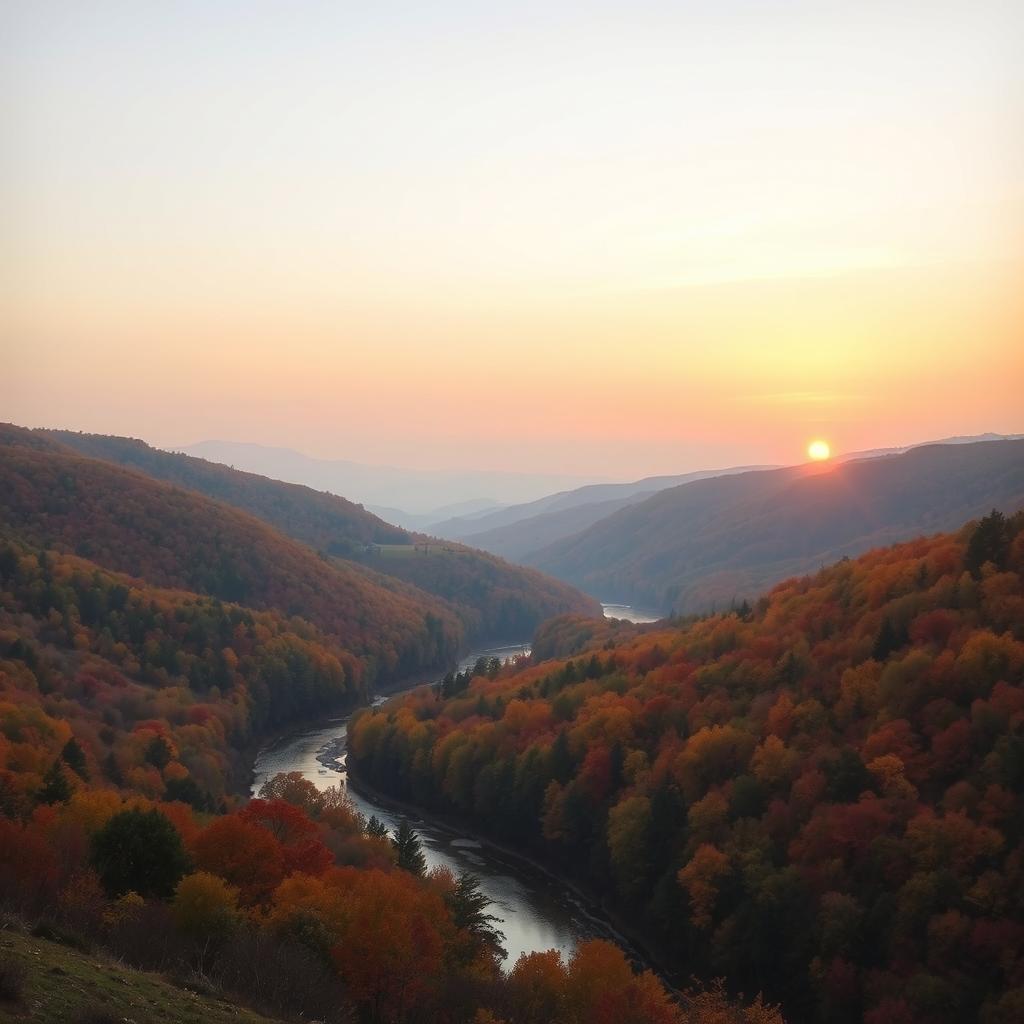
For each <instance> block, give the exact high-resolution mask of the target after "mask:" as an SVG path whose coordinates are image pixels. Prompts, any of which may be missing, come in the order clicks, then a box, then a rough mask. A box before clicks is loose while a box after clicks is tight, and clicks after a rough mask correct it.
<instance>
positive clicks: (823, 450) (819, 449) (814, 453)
mask: <svg viewBox="0 0 1024 1024" xmlns="http://www.w3.org/2000/svg"><path fill="white" fill-rule="evenodd" d="M831 454H832V449H831V448H829V446H828V441H812V442H811V443H810V444H809V445H808V446H807V455H808V457H809V458H812V459H814V461H815V462H821V461H822V460H824V459H827V458H828V457H829V456H830V455H831Z"/></svg>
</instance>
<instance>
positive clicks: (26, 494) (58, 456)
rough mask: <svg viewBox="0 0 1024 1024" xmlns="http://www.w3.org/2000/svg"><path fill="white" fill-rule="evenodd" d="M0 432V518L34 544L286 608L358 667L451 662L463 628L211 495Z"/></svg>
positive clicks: (256, 604) (403, 670)
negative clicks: (353, 657) (350, 655)
mask: <svg viewBox="0 0 1024 1024" xmlns="http://www.w3.org/2000/svg"><path fill="white" fill-rule="evenodd" d="M11 436H13V437H14V438H15V443H13V444H0V524H2V525H6V526H7V527H8V528H9V529H10V530H12V531H14V532H15V533H17V534H18V535H19V536H21V537H23V538H24V539H25V540H26V541H28V542H30V543H32V544H34V545H36V546H37V547H43V548H56V549H57V550H61V551H67V552H69V553H74V554H77V555H80V556H82V557H85V558H88V559H90V560H91V561H94V562H96V563H97V564H99V565H102V566H104V567H105V568H108V569H112V570H115V571H118V572H126V573H129V574H131V575H132V576H135V577H138V578H141V579H144V580H145V581H146V582H147V583H149V584H152V585H155V586H158V587H180V588H183V589H186V590H190V591H194V592H195V593H198V594H207V595H209V596H211V597H216V598H219V599H220V600H223V601H233V602H237V603H240V604H244V605H247V606H248V607H251V608H257V609H268V610H269V609H272V610H275V611H278V612H280V613H282V614H283V615H285V616H292V615H298V616H301V617H302V618H304V619H306V620H307V621H309V622H311V623H313V624H314V625H316V626H317V627H318V628H319V629H321V630H322V631H323V632H324V633H326V634H327V635H329V636H331V637H333V638H335V639H336V640H337V642H339V643H340V644H341V645H342V646H344V647H345V648H347V649H348V650H350V651H352V652H353V653H354V654H356V655H358V656H359V657H360V658H362V659H363V661H364V662H365V665H366V671H367V673H368V676H369V679H370V680H371V681H374V680H378V679H379V680H385V679H395V678H401V677H404V676H407V675H409V674H410V673H413V672H418V671H421V670H423V669H427V668H438V667H443V666H445V665H448V664H450V663H451V661H452V659H453V658H454V657H455V655H456V653H457V651H458V650H459V648H460V646H461V643H462V639H463V631H462V629H461V626H460V624H459V622H458V621H457V620H456V618H455V617H454V615H452V614H451V613H449V612H446V611H445V610H444V609H443V608H442V607H441V606H440V605H438V604H437V602H435V601H432V600H429V599H427V598H426V597H424V598H423V599H421V600H417V599H415V598H413V597H410V596H409V595H408V594H404V593H394V592H392V591H389V590H386V589H384V588H383V587H380V586H378V585H377V584H375V583H373V582H372V581H370V580H369V579H367V578H366V577H365V576H364V575H363V574H362V573H361V572H359V571H358V570H357V569H356V568H354V567H352V566H350V565H348V564H346V563H343V562H338V563H333V562H329V561H328V560H326V559H325V558H321V557H319V556H318V555H317V554H316V553H315V552H314V551H312V550H311V549H310V548H309V547H307V546H306V545H304V544H300V543H298V542H297V541H294V540H292V539H290V538H288V537H285V536H283V535H282V534H280V533H278V532H277V531H276V530H273V529H271V528H270V527H269V526H267V525H266V524H265V523H262V522H260V521H259V520H257V519H255V518H253V517H252V516H250V515H247V514H246V513H243V512H240V511H238V510H237V509H234V508H231V507H230V506H228V505H225V504H223V503H221V502H219V501H212V500H210V499H208V498H206V497H204V496H202V495H199V494H197V493H195V492H194V491H187V490H184V489H182V488H181V487H176V486H173V485H170V484H166V483H162V482H160V481H156V480H152V479H151V478H149V477H145V476H142V475H141V474H139V473H135V472H131V471H128V470H125V469H121V468H119V467H116V466H113V465H111V464H109V463H107V462H102V461H99V460H96V459H88V458H84V457H82V456H80V455H77V454H74V453H72V452H69V451H61V450H53V451H40V450H37V449H36V448H34V447H27V446H23V445H21V444H20V443H19V440H18V439H19V437H20V435H19V433H18V432H17V431H12V430H10V429H8V431H7V432H6V433H5V434H4V435H3V437H5V438H7V437H11Z"/></svg>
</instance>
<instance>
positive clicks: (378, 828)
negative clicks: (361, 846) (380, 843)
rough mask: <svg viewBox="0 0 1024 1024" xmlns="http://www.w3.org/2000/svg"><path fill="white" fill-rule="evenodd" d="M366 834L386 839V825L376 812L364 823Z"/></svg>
mask: <svg viewBox="0 0 1024 1024" xmlns="http://www.w3.org/2000/svg"><path fill="white" fill-rule="evenodd" d="M366 834H367V835H368V836H376V837H377V838H378V839H386V838H387V834H388V827H387V825H385V824H384V822H383V821H381V820H380V818H378V817H377V815H376V814H371V815H370V820H369V821H368V822H367V823H366Z"/></svg>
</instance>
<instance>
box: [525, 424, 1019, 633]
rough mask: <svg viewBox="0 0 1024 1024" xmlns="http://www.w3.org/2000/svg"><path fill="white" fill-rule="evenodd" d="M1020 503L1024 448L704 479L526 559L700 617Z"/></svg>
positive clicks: (598, 588)
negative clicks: (840, 562)
mask: <svg viewBox="0 0 1024 1024" xmlns="http://www.w3.org/2000/svg"><path fill="white" fill-rule="evenodd" d="M1022 506H1024V441H1021V440H1012V441H985V442H980V443H976V444H936V445H924V446H922V447H919V448H914V449H912V450H910V451H909V452H906V453H905V454H902V455H893V456H887V457H881V458H872V459H864V460H855V461H851V462H845V463H831V462H828V463H814V464H809V465H805V466H793V467H790V468H787V469H777V470H768V471H762V472H754V473H742V474H739V475H737V476H726V477H717V478H715V479H712V480H698V481H696V482H694V483H688V484H685V485H683V486H681V487H674V488H672V489H670V490H666V491H662V492H660V493H659V494H656V495H654V496H653V497H651V498H648V499H647V500H646V501H644V502H643V503H642V504H639V505H634V506H632V507H630V508H626V509H623V510H621V511H619V512H616V513H614V514H612V515H610V516H608V517H607V518H605V519H602V520H601V521H600V522H598V523H596V524H594V525H593V526H591V527H590V528H589V529H587V530H584V531H583V532H582V533H579V534H577V535H576V536H574V537H571V538H567V539H564V540H561V541H559V542H558V543H556V544H554V545H552V546H550V547H548V548H546V549H544V550H543V551H540V552H537V553H535V554H533V555H530V556H528V557H527V558H526V559H525V560H526V561H527V562H528V563H529V564H530V565H534V566H536V567H537V568H539V569H542V570H543V571H544V572H549V573H551V574H552V575H555V576H557V577H559V578H560V579H564V580H567V581H569V582H570V583H573V584H575V585H576V586H579V587H582V588H583V589H584V590H586V591H587V592H588V593H591V594H594V595H595V596H598V597H600V598H601V599H602V600H605V601H622V602H628V603H632V604H635V605H639V606H642V607H649V608H658V609H661V610H663V611H665V612H668V611H672V610H675V611H677V612H682V613H690V612H704V611H708V610H711V609H712V608H714V607H717V608H723V607H728V606H729V604H730V603H731V602H733V601H735V602H736V603H739V602H740V601H742V600H743V599H744V598H746V599H750V600H752V599H753V598H755V597H757V596H758V595H759V594H760V593H762V592H763V591H764V590H765V589H766V588H767V587H769V586H771V585H772V584H774V583H777V582H779V580H782V579H785V578H786V577H787V576H791V575H794V574H796V573H804V572H811V571H813V570H815V569H817V568H819V567H820V566H822V565H828V564H829V563H830V562H833V561H835V560H836V559H838V558H841V557H843V556H854V555H858V554H861V553H862V552H864V551H867V550H869V549H870V548H873V547H877V546H878V545H880V544H891V543H895V542H898V541H901V540H909V539H911V538H913V537H917V536H921V535H924V534H929V533H936V532H939V531H942V530H952V529H956V528H957V527H958V526H959V524H961V523H963V522H965V521H966V520H968V519H971V518H973V517H975V516H979V515H983V514H984V513H985V512H986V511H987V510H988V509H990V508H993V507H999V508H1005V509H1009V510H1015V509H1018V508H1020V507H1022Z"/></svg>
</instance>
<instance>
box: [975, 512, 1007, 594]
mask: <svg viewBox="0 0 1024 1024" xmlns="http://www.w3.org/2000/svg"><path fill="white" fill-rule="evenodd" d="M1009 553H1010V531H1009V529H1008V527H1007V523H1006V516H1004V515H1003V513H1002V512H1000V511H999V510H998V509H995V508H994V509H992V511H991V512H990V513H989V514H988V515H987V516H985V518H984V519H982V520H980V521H979V522H978V525H977V526H976V527H975V528H974V531H973V532H972V533H971V537H970V540H968V542H967V555H966V558H965V561H966V564H967V568H968V569H969V570H970V572H971V575H972V576H975V577H977V576H979V575H980V574H981V567H982V566H983V565H984V564H985V563H986V562H991V563H992V564H993V565H994V566H995V567H996V568H997V569H1005V568H1006V559H1007V557H1008V555H1009Z"/></svg>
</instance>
